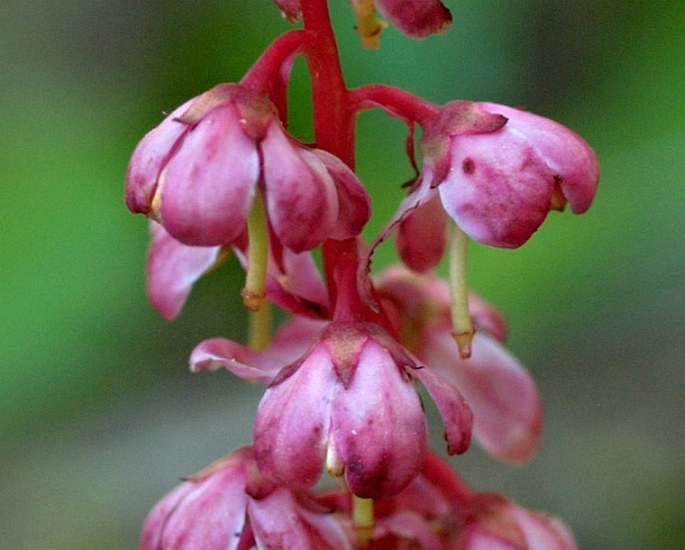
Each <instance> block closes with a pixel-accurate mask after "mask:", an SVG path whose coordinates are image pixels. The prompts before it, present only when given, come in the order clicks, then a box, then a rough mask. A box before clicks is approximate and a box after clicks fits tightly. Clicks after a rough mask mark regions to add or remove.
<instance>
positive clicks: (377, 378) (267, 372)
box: [190, 320, 472, 498]
mask: <svg viewBox="0 0 685 550" xmlns="http://www.w3.org/2000/svg"><path fill="white" fill-rule="evenodd" d="M296 323H297V324H298V326H299V327H300V328H299V329H298V331H299V332H298V333H297V334H294V339H295V341H297V340H299V341H301V342H304V345H307V343H308V342H311V341H312V339H313V338H312V337H317V336H316V334H317V333H318V337H317V340H316V341H315V342H314V343H313V345H311V347H310V348H309V350H308V351H307V352H306V353H305V354H304V355H303V356H301V357H300V358H299V359H298V360H295V361H294V362H292V363H291V364H290V365H288V366H286V367H284V368H281V369H280V370H279V371H278V372H277V373H276V374H275V375H274V370H275V367H274V365H278V362H277V359H275V358H276V357H278V356H279V355H281V356H283V358H291V357H292V355H293V353H294V350H293V349H292V344H290V348H289V349H285V350H284V351H283V352H281V346H283V344H282V343H279V342H283V341H284V340H283V339H279V338H277V339H276V341H275V343H274V345H273V346H272V347H271V348H270V349H269V350H267V352H265V353H264V354H257V353H256V352H252V351H249V350H246V349H245V348H242V347H241V346H237V345H236V344H233V343H232V342H230V341H227V340H223V339H213V340H207V341H206V342H203V343H201V344H200V345H199V346H198V347H197V348H196V349H195V351H194V352H193V354H192V355H191V361H190V362H191V368H192V369H193V370H199V369H201V368H210V369H213V370H214V369H216V368H217V367H219V366H223V367H224V368H227V369H228V370H230V371H231V372H233V373H234V374H236V375H238V376H241V377H243V378H247V379H252V380H262V381H268V380H270V384H269V386H268V388H267V391H266V393H265V394H264V397H263V399H262V401H261V403H260V405H259V409H258V411H257V418H256V421H255V433H254V448H255V456H256V459H257V463H258V465H259V468H260V470H261V471H262V472H263V473H264V475H265V476H267V477H268V478H270V479H273V480H275V481H277V482H278V483H281V484H284V485H286V486H290V487H310V486H312V485H313V484H314V483H316V482H317V480H318V479H319V478H320V476H321V473H322V470H323V467H324V465H325V466H326V468H327V470H328V471H329V473H330V474H331V475H332V476H334V477H342V476H344V479H345V482H346V484H347V486H348V488H349V489H350V491H352V492H353V493H354V494H356V495H357V496H360V497H367V498H378V497H385V496H390V495H393V494H396V493H398V492H399V491H400V490H402V489H403V488H404V487H405V486H406V485H407V484H408V483H409V482H410V481H411V479H412V478H413V477H414V476H415V475H416V474H417V473H418V469H419V468H420V467H421V464H422V462H423V457H424V455H425V452H426V422H425V418H424V413H423V408H422V406H421V401H420V399H419V396H418V394H417V392H416V389H415V388H414V384H413V380H412V379H413V378H414V377H416V378H418V379H419V380H421V382H422V383H423V384H424V386H425V387H426V389H427V390H428V393H429V394H430V396H431V397H432V398H433V400H434V401H435V403H436V406H437V407H438V410H439V412H440V413H441V415H442V417H443V421H444V423H445V438H446V440H447V444H448V452H450V453H452V454H455V453H461V452H463V451H465V450H466V449H467V447H468V444H469V441H470V435H471V423H472V415H471V411H470V409H469V408H468V405H467V404H466V402H465V401H464V399H463V397H462V396H461V394H460V393H459V392H458V391H457V390H456V389H455V388H454V387H453V386H451V385H450V384H449V383H448V382H447V381H446V380H444V379H442V378H440V377H438V376H436V375H435V374H434V373H433V372H432V371H431V370H430V369H429V368H426V367H422V366H419V365H417V363H416V362H415V361H414V359H412V358H411V356H409V355H408V354H407V353H406V352H405V351H404V350H403V349H402V348H401V346H399V345H398V344H397V343H396V342H394V341H393V340H392V339H391V338H390V337H389V336H388V335H387V334H385V333H383V332H382V331H381V330H380V329H379V328H378V327H375V326H373V325H368V324H364V323H337V322H334V323H330V324H328V325H326V324H325V323H322V322H316V321H307V322H306V323H307V324H306V325H302V323H303V321H302V320H297V321H296ZM287 327H289V325H286V328H287ZM289 341H290V342H292V341H293V338H290V339H289ZM286 347H287V344H286ZM246 362H249V363H251V364H245V363H246ZM281 364H283V363H281Z"/></svg>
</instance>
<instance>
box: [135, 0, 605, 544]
mask: <svg viewBox="0 0 685 550" xmlns="http://www.w3.org/2000/svg"><path fill="white" fill-rule="evenodd" d="M276 3H277V4H278V6H279V7H280V8H281V10H282V11H283V13H284V15H285V16H286V17H287V18H288V19H289V20H291V21H293V22H297V21H299V20H303V21H304V29H303V30H295V31H292V32H290V33H287V34H285V35H283V36H282V37H280V38H278V39H276V40H275V41H274V42H273V43H272V44H271V45H270V46H269V48H267V50H266V51H265V52H264V54H263V55H262V57H261V58H260V59H259V60H258V61H257V62H256V63H255V65H254V66H253V67H252V68H251V69H250V70H249V71H248V72H247V73H246V75H245V76H244V78H243V79H242V80H241V81H240V82H239V83H231V84H220V85H218V86H216V87H214V88H212V89H211V90H209V91H207V92H205V93H203V94H200V95H199V96H197V97H195V98H194V99H191V100H189V101H188V102H186V103H185V104H183V105H182V106H180V107H179V108H177V109H176V110H174V111H173V112H172V113H171V114H170V115H169V116H167V117H166V118H165V119H164V120H163V121H162V122H161V124H160V125H159V126H158V127H157V128H155V129H153V130H152V131H151V132H149V133H148V134H147V135H146V136H145V137H144V138H143V140H142V141H141V142H140V144H139V145H138V146H137V148H136V149H135V151H134V153H133V157H132V159H131V161H130V164H129V168H128V172H127V175H126V204H127V206H128V207H129V209H130V210H131V211H132V212H135V213H142V214H144V215H146V216H147V217H148V218H150V220H151V232H152V244H151V247H150V250H149V254H148V269H147V277H148V278H147V284H148V294H149V297H150V300H151V302H152V304H153V306H154V307H155V308H156V309H157V310H158V311H159V313H161V314H162V315H163V316H165V317H167V318H169V319H171V318H174V317H176V316H177V315H178V314H179V313H180V312H181V310H182V308H183V305H184V303H185V301H186V300H187V298H188V296H189V294H190V292H191V289H192V286H193V284H194V283H195V281H197V280H198V279H199V278H200V277H202V275H203V274H204V273H206V272H207V271H208V270H210V269H212V268H213V267H214V266H215V265H216V264H217V263H219V262H220V261H222V259H224V258H225V257H226V256H227V255H228V254H230V253H233V254H235V255H236V256H237V257H238V259H239V261H240V263H241V265H242V266H243V267H244V268H245V271H246V280H245V288H244V290H243V300H244V303H245V306H246V307H247V309H248V310H249V313H248V314H249V315H250V317H251V323H250V327H251V329H250V331H251V332H250V338H249V345H243V344H240V343H238V342H234V341H232V340H229V339H226V338H211V339H208V340H205V341H203V342H201V343H200V344H199V345H198V346H197V347H196V348H195V350H194V351H193V352H192V354H191V357H190V368H191V370H192V371H193V372H199V371H206V370H208V371H217V370H226V371H229V372H230V373H232V374H234V375H236V376H238V377H240V378H243V379H246V380H250V381H256V382H260V383H262V384H263V385H264V386H265V391H264V396H263V398H262V400H261V402H260V403H259V406H258V408H257V412H256V418H255V423H254V434H253V435H254V437H253V442H252V445H251V446H250V447H246V448H243V449H240V450H238V451H236V452H234V453H233V454H231V455H229V456H228V457H227V458H225V459H223V460H221V461H219V462H217V463H215V464H214V465H212V466H210V467H209V468H208V469H207V470H205V471H203V472H201V473H200V474H197V475H195V476H192V477H190V478H189V479H187V480H186V481H185V482H184V483H183V484H182V485H181V486H179V487H178V488H177V489H176V490H174V491H173V492H172V493H170V494H169V495H168V496H167V497H165V498H164V499H163V500H162V501H161V502H160V503H159V504H158V505H157V506H156V507H155V508H154V510H153V511H152V512H151V514H150V516H149V517H148V520H147V522H146V524H145V527H144V530H143V535H142V539H141V546H142V548H145V549H148V548H150V549H151V548H206V549H210V550H211V549H214V548H251V547H258V548H285V547H294V548H353V547H360V546H368V547H371V548H404V547H414V546H418V547H421V548H464V549H470V548H484V547H488V548H490V547H497V548H551V549H556V548H558V549H566V548H573V547H574V542H573V537H572V535H571V534H570V532H569V531H568V529H567V528H566V527H565V526H564V524H563V523H562V522H561V521H559V520H556V519H549V518H547V517H545V516H543V515H539V514H534V513H532V512H529V511H527V510H525V509H523V508H521V507H519V506H517V505H515V504H513V503H511V502H509V501H508V500H506V499H505V498H504V497H502V496H499V495H496V494H489V493H476V492H474V491H472V490H471V489H469V488H468V487H467V486H466V484H465V483H464V482H463V481H461V480H460V479H459V478H458V477H457V476H456V474H454V472H452V470H451V469H450V468H449V467H448V466H446V465H445V464H444V463H443V462H441V461H440V460H439V459H437V458H436V457H435V456H434V455H433V454H431V452H430V451H429V449H428V426H427V422H426V418H425V414H424V408H423V403H422V399H423V397H422V394H423V392H425V393H426V394H427V395H428V396H429V397H430V399H431V400H432V401H433V402H434V404H435V406H436V408H437V410H438V412H439V414H440V416H441V417H442V421H443V424H444V438H445V442H446V451H447V453H448V454H450V455H455V454H461V453H464V452H466V451H467V450H468V448H469V446H470V443H471V440H472V439H473V440H475V441H476V442H477V443H478V444H479V445H480V446H481V447H482V448H483V449H484V450H485V451H486V452H487V453H488V454H489V455H490V456H492V457H493V458H495V459H497V460H501V461H504V462H508V463H512V464H521V463H524V462H526V461H527V460H529V459H530V458H531V457H532V456H533V454H534V453H535V450H536V447H537V443H538V439H539V437H540V432H541V427H542V413H541V406H540V397H539V395H538V392H537V388H536V386H535V383H534V381H533V379H532V378H531V376H530V374H529V373H528V372H527V371H526V370H525V369H524V367H523V366H522V365H521V364H520V363H519V362H518V361H517V360H516V359H515V358H514V357H513V356H512V355H511V354H510V353H509V352H508V351H507V350H506V348H505V337H506V326H505V323H504V320H503V318H502V316H501V315H500V314H499V313H498V312H497V311H496V310H495V309H494V308H493V307H492V306H491V305H489V304H488V303H487V302H485V301H484V300H483V299H481V298H480V297H478V296H476V295H475V294H473V293H472V292H470V291H469V287H468V279H467V272H466V254H467V244H468V242H469V241H470V240H474V241H476V242H479V243H482V244H485V245H490V246H495V247H506V248H515V247H519V246H521V245H523V244H524V243H525V242H526V241H527V240H528V239H529V238H530V237H531V236H532V235H533V233H534V232H535V231H536V230H537V229H538V228H539V227H540V226H541V224H542V222H543V221H544V220H545V218H546V216H547V214H548V213H549V211H550V210H562V209H563V208H564V207H565V205H566V204H567V203H568V204H569V205H570V207H571V210H572V211H573V212H574V213H576V214H579V213H582V212H584V211H586V210H587V209H588V208H589V206H590V204H591V202H592V199H593V197H594V193H595V189H596V186H597V181H598V177H599V168H598V164H597V160H596V158H595V156H594V153H593V152H592V150H591V149H590V147H589V146H588V145H587V144H586V143H585V141H583V140H582V139H581V138H580V137H579V136H578V135H576V134H575V133H573V132H572V131H570V130H568V129H567V128H565V127H563V126H561V125H559V124H557V123H555V122H553V121H551V120H548V119H545V118H542V117H540V116H537V115H534V114H531V113H527V112H524V111H520V110H516V109H512V108H510V107H505V106H502V105H495V104H490V103H473V102H469V101H454V102H451V103H448V104H446V105H444V106H438V105H434V104H432V103H429V102H427V101H425V100H423V99H420V98H417V97H415V96H413V95H411V94H409V93H407V92H405V91H403V90H400V89H396V88H392V87H388V86H382V85H369V86H362V87H361V88H357V89H355V90H348V89H347V88H346V86H345V84H344V79H343V76H342V72H341V69H340V64H339V60H338V57H337V48H336V44H335V40H334V37H333V33H332V28H331V26H330V21H329V18H328V10H327V3H326V1H325V0H295V1H292V0H276ZM350 4H351V6H352V9H353V11H354V13H355V16H356V17H357V20H358V23H359V28H358V31H359V32H360V35H361V36H362V39H363V43H365V44H367V45H375V41H376V40H377V34H378V33H379V32H380V30H381V29H382V28H383V26H384V25H383V24H382V23H381V22H380V20H379V19H377V18H376V10H378V12H379V13H380V14H381V15H382V16H384V17H385V18H387V19H388V20H389V21H390V22H392V23H393V24H394V25H395V26H396V27H397V28H398V29H399V30H400V31H402V32H404V33H405V34H407V35H409V36H412V37H415V38H423V37H425V36H427V35H429V34H431V33H436V32H443V31H445V30H446V28H447V27H448V26H449V25H450V24H451V16H450V13H449V11H448V10H447V9H446V8H445V6H444V5H443V4H442V3H441V2H439V1H438V0H394V1H393V0H376V1H375V2H374V1H373V0H351V1H350ZM374 28H375V34H374V31H373V30H374ZM372 37H373V40H372ZM298 55H302V56H303V57H304V58H305V60H306V61H307V64H308V67H309V70H310V71H311V73H312V75H315V76H316V78H313V79H312V97H313V100H314V128H315V143H314V144H307V143H303V142H301V141H299V140H297V139H296V138H295V137H293V136H292V135H290V134H289V133H288V128H287V123H286V114H287V84H288V78H289V73H290V67H291V66H292V62H293V59H294V58H295V57H296V56H298ZM370 107H376V108H380V109H382V110H383V111H385V112H386V113H387V114H389V115H390V116H394V117H397V118H399V119H401V120H402V121H403V122H405V123H406V124H407V126H408V128H409V129H410V136H409V139H408V145H407V154H408V157H409V161H410V162H411V163H412V165H413V166H415V167H416V169H417V177H416V178H415V180H414V181H413V182H411V184H410V185H409V190H408V193H407V194H406V196H405V197H404V198H399V199H397V203H398V204H397V209H396V213H395V215H394V216H393V217H392V218H391V219H390V220H389V221H388V222H387V224H386V225H385V227H384V229H383V230H382V231H381V232H380V233H379V235H378V236H377V237H376V238H375V239H374V240H373V241H372V242H371V243H369V244H368V245H367V244H365V243H364V242H363V241H362V238H361V233H362V230H363V229H364V227H365V225H366V223H367V221H368V220H369V218H370V216H371V202H370V199H369V195H368V193H367V191H366V188H365V186H364V185H363V184H362V182H361V181H360V180H359V178H358V177H357V175H356V174H355V171H354V121H355V117H356V116H357V114H358V113H359V112H360V111H362V110H365V109H368V108H370ZM416 125H419V126H420V127H421V129H422V137H421V140H420V142H419V143H418V146H419V151H420V153H421V165H420V166H419V164H418V163H417V162H416V159H415V157H414V140H413V136H414V133H413V130H414V127H415V126H416ZM388 200H393V199H390V198H389V199H388ZM391 234H394V235H395V236H396V246H397V249H398V253H399V257H400V258H401V260H402V262H403V264H404V265H403V266H395V267H392V268H390V269H388V270H386V271H385V272H383V273H381V274H373V273H372V272H371V259H372V256H373V253H374V251H375V250H376V248H377V247H378V246H379V245H380V244H381V243H382V242H383V241H384V240H385V239H386V238H387V237H388V236H389V235H391ZM314 249H320V251H321V262H320V263H321V269H320V268H319V267H318V266H317V263H316V262H315V261H314V259H313V257H312V251H313V250H314ZM446 254H447V255H448V256H449V261H448V263H449V276H448V278H447V279H446V280H445V279H442V278H441V277H440V276H439V275H438V274H437V271H436V268H437V267H438V265H439V264H440V262H441V261H442V259H443V257H444V256H445V255H446ZM271 305H275V306H278V307H280V308H281V309H282V310H283V311H284V312H286V313H287V314H289V316H290V317H289V319H288V320H287V321H286V322H284V323H283V324H282V325H281V326H280V327H279V328H278V330H277V331H275V333H274V334H273V335H272V334H271V330H270V327H269V308H270V307H271ZM419 383H420V385H421V386H419ZM324 471H325V472H327V473H328V475H329V476H330V477H331V478H333V479H334V480H335V481H336V482H337V485H338V487H339V488H338V489H337V490H335V491H329V492H324V493H321V492H319V491H317V489H316V486H317V484H318V483H319V481H320V478H321V476H322V473H323V472H324Z"/></svg>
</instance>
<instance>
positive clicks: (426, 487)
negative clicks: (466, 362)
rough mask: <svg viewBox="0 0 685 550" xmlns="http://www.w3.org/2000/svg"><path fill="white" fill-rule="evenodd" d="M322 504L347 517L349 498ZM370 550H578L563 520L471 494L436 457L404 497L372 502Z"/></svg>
mask: <svg viewBox="0 0 685 550" xmlns="http://www.w3.org/2000/svg"><path fill="white" fill-rule="evenodd" d="M317 500H318V501H319V502H320V503H321V504H323V505H324V506H327V507H329V508H332V509H335V510H337V511H341V512H345V513H347V514H349V513H350V512H351V510H350V504H349V498H348V497H347V495H345V494H344V493H342V492H340V491H335V492H330V493H327V494H324V495H322V496H320V497H319V498H318V499H317ZM374 513H375V519H376V526H375V529H374V532H373V536H372V538H371V542H370V544H369V545H368V548H369V549H370V550H373V549H376V548H377V549H385V548H426V549H430V550H454V549H458V550H490V549H498V550H500V549H501V550H519V549H523V548H525V549H531V550H574V549H575V548H576V544H575V541H574V540H573V535H572V534H571V532H570V531H569V529H568V527H566V525H565V524H564V523H563V522H562V521H561V520H559V519H557V518H554V517H549V516H546V515H544V514H540V513H536V512H531V511H529V510H527V509H525V508H523V507H521V506H518V505H517V504H515V503H513V502H511V501H508V500H507V499H506V498H505V497H503V496H501V495H498V494H494V493H477V492H475V491H473V490H472V489H470V488H469V487H468V486H467V485H466V483H465V482H464V481H462V480H461V479H460V478H459V477H458V476H457V475H456V474H455V473H454V472H453V471H452V470H451V468H450V467H449V466H447V465H446V464H445V463H444V462H442V461H441V460H440V459H439V458H437V457H436V456H435V455H432V454H429V455H428V456H427V457H426V460H425V462H424V465H423V468H422V470H421V473H420V474H419V475H418V476H417V477H416V478H414V480H413V481H412V482H411V483H410V484H409V485H408V486H407V488H406V489H404V490H403V491H402V492H401V493H399V494H397V495H395V496H393V497H391V498H386V499H378V500H376V501H375V502H374Z"/></svg>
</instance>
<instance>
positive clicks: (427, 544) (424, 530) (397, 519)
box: [374, 511, 445, 550]
mask: <svg viewBox="0 0 685 550" xmlns="http://www.w3.org/2000/svg"><path fill="white" fill-rule="evenodd" d="M431 519H432V518H429V517H422V516H421V515H419V514H417V513H416V512H409V511H399V512H396V513H394V514H392V515H391V516H389V517H387V518H382V519H379V521H378V526H377V527H376V531H375V533H374V539H375V540H377V539H382V538H383V537H385V536H387V535H394V536H396V537H398V538H399V539H400V540H402V541H407V542H410V541H411V542H413V543H414V545H417V546H414V545H409V546H408V547H409V548H414V547H416V548H422V549H426V550H442V549H443V548H445V546H444V544H443V543H442V541H441V540H440V538H439V537H438V535H437V534H436V532H435V528H434V525H433V523H432V521H431ZM399 547H400V546H399V545H396V546H393V548H399ZM402 548H404V546H402Z"/></svg>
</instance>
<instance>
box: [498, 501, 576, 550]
mask: <svg viewBox="0 0 685 550" xmlns="http://www.w3.org/2000/svg"><path fill="white" fill-rule="evenodd" d="M509 513H510V514H511V516H512V517H513V518H514V519H515V520H516V522H517V524H518V527H519V529H521V531H522V533H523V536H524V538H525V540H526V544H527V548H529V549H530V550H575V549H576V541H575V540H574V538H573V534H572V533H571V531H570V530H569V528H568V527H567V526H566V525H565V524H564V523H563V522H562V521H561V520H559V519H558V518H551V517H547V516H544V515H542V514H534V513H532V512H530V511H528V510H526V509H525V508H521V507H520V506H515V505H510V507H509Z"/></svg>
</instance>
